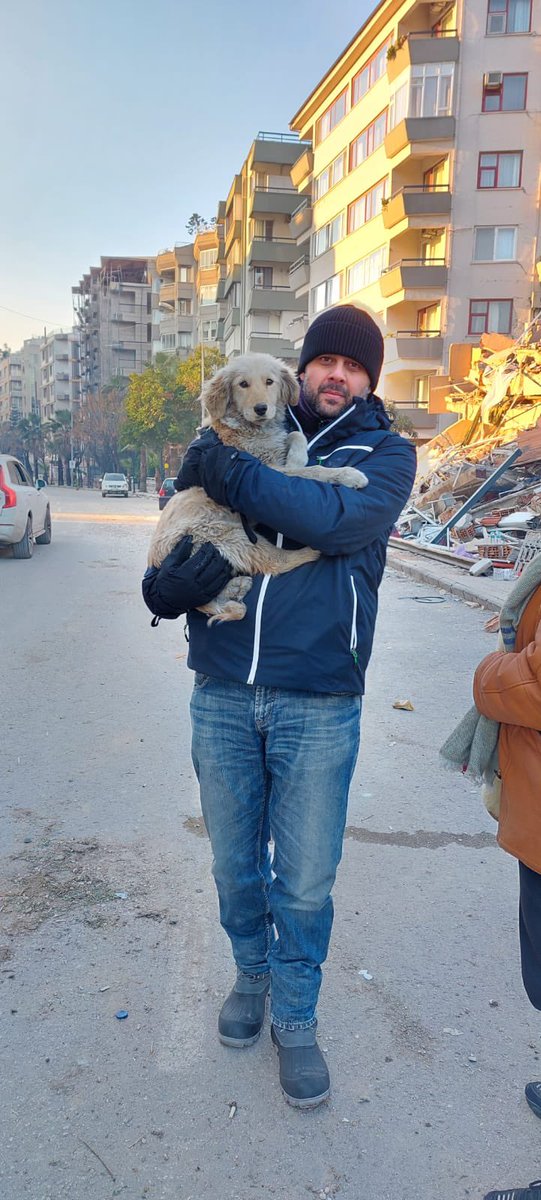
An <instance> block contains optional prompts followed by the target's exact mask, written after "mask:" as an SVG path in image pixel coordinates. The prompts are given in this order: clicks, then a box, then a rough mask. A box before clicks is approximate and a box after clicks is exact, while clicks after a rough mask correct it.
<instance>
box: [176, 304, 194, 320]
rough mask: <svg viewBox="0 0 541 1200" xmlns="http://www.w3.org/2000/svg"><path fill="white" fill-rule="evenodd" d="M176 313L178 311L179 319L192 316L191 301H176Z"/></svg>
mask: <svg viewBox="0 0 541 1200" xmlns="http://www.w3.org/2000/svg"><path fill="white" fill-rule="evenodd" d="M178 311H179V313H180V316H181V317H190V316H191V314H192V302H191V300H179V301H178Z"/></svg>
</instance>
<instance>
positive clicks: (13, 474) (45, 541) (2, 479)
mask: <svg viewBox="0 0 541 1200" xmlns="http://www.w3.org/2000/svg"><path fill="white" fill-rule="evenodd" d="M50 540H51V509H50V506H49V498H48V495H47V485H46V483H45V480H44V479H38V480H36V483H35V484H34V483H33V481H32V478H31V476H30V475H29V473H28V471H27V470H26V467H23V464H22V462H19V459H18V458H13V456H12V455H11V454H0V546H11V548H12V550H13V557H14V558H31V557H32V553H33V550H34V542H37V544H38V546H48V545H49V542H50Z"/></svg>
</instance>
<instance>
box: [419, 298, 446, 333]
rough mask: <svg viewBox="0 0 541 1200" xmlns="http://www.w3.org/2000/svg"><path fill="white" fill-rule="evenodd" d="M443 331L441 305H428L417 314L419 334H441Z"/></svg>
mask: <svg viewBox="0 0 541 1200" xmlns="http://www.w3.org/2000/svg"><path fill="white" fill-rule="evenodd" d="M440 330H441V307H440V305H439V304H427V305H426V307H425V308H420V309H419V312H418V313H417V332H418V333H439V332H440Z"/></svg>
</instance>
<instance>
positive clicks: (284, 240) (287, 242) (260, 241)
mask: <svg viewBox="0 0 541 1200" xmlns="http://www.w3.org/2000/svg"><path fill="white" fill-rule="evenodd" d="M252 241H253V242H257V244H258V245H262V244H263V243H264V242H270V243H271V245H273V246H281V245H282V244H284V245H287V246H290V245H291V243H292V242H296V241H297V239H296V238H276V237H273V238H265V237H253V238H252Z"/></svg>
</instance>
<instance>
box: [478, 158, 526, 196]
mask: <svg viewBox="0 0 541 1200" xmlns="http://www.w3.org/2000/svg"><path fill="white" fill-rule="evenodd" d="M488 154H490V155H492V157H493V158H496V165H495V166H494V167H487V166H483V165H482V163H481V159H482V157H483V155H488ZM511 154H514V155H517V156H518V159H519V170H518V183H512V184H500V183H498V174H499V170H500V161H499V160H500V158H503V157H504V156H505V155H511ZM523 164H524V151H523V150H480V151H479V156H478V159H477V191H479V192H496V191H498V192H515V191H517V190H518V188H520V187H522V167H523ZM482 171H495V173H496V174H495V180H496V182H495V183H493V184H490V185H485V184H482V183H481V172H482Z"/></svg>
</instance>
